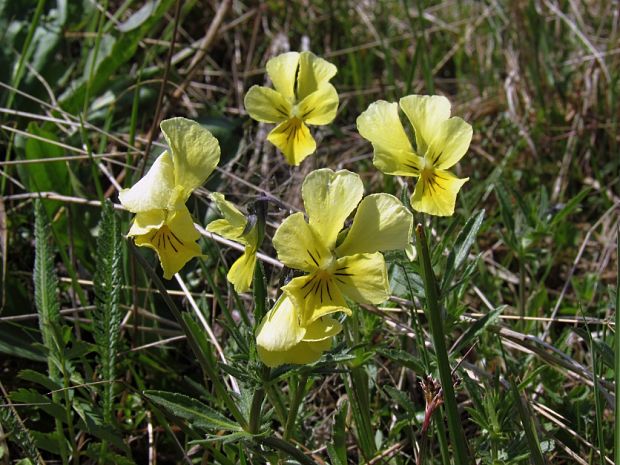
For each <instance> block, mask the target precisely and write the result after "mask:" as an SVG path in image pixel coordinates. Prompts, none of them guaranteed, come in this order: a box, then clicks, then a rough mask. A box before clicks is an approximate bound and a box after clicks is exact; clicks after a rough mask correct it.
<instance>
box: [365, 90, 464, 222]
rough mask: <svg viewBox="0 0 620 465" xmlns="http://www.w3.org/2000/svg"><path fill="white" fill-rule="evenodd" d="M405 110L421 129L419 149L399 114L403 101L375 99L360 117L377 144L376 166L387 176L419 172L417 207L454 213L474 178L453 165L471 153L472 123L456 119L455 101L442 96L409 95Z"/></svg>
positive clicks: (414, 204)
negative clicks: (462, 191)
mask: <svg viewBox="0 0 620 465" xmlns="http://www.w3.org/2000/svg"><path fill="white" fill-rule="evenodd" d="M399 104H400V108H401V109H402V110H403V112H404V113H405V115H406V116H407V119H409V122H410V123H411V125H412V126H413V129H414V131H415V149H414V148H413V146H412V144H411V142H410V141H409V138H408V137H407V134H406V133H405V130H404V128H403V125H402V123H401V122H400V117H399V115H398V105H397V104H396V103H389V102H385V101H383V100H380V101H378V102H374V103H372V104H371V105H370V106H369V107H368V109H367V110H366V111H364V112H363V113H362V114H361V115H360V116H359V117H358V118H357V129H358V131H359V133H360V134H361V135H362V137H364V138H365V139H367V140H369V141H370V142H371V143H372V146H373V148H374V153H375V156H374V160H373V163H374V165H375V166H376V167H377V168H378V169H379V170H381V171H383V172H384V173H386V174H392V175H396V176H417V177H419V180H418V182H417V183H416V186H415V191H414V193H413V195H412V196H411V206H412V207H413V208H414V209H415V210H417V211H420V212H424V213H429V214H431V215H438V216H450V215H452V214H454V205H455V203H456V195H457V194H458V192H459V190H460V189H461V186H462V185H463V184H465V183H466V182H467V180H468V179H469V178H465V179H459V178H457V177H456V176H455V175H454V174H452V173H451V172H450V171H447V170H448V168H450V167H452V166H454V165H455V164H456V163H457V162H458V161H459V160H460V159H461V158H462V157H463V155H465V152H467V149H468V148H469V144H470V142H471V136H472V127H471V125H469V124H468V123H466V122H465V121H463V120H462V119H461V118H458V117H452V118H450V102H449V101H448V99H447V98H445V97H442V96H439V95H432V96H429V95H409V96H407V97H403V98H401V99H400V102H399Z"/></svg>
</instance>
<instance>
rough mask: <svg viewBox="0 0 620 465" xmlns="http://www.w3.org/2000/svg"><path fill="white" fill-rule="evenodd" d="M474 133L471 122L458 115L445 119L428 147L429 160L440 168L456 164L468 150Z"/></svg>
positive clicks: (443, 168)
mask: <svg viewBox="0 0 620 465" xmlns="http://www.w3.org/2000/svg"><path fill="white" fill-rule="evenodd" d="M472 134H473V130H472V127H471V124H469V123H466V122H465V121H463V120H462V119H461V118H459V117H458V116H454V117H452V118H450V119H448V120H446V121H444V122H443V123H442V124H441V129H440V130H439V132H438V133H437V134H436V135H435V138H434V139H433V140H432V141H431V143H430V145H429V147H428V151H427V153H426V158H427V160H430V161H431V163H432V164H433V166H434V167H435V168H436V169H440V170H446V169H448V168H450V167H451V166H454V165H455V164H456V163H457V162H458V161H459V160H460V159H461V158H463V155H465V153H466V152H467V149H468V148H469V144H470V143H471V137H472Z"/></svg>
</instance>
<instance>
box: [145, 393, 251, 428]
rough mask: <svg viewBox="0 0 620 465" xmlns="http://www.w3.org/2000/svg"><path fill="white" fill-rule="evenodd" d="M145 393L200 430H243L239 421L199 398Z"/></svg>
mask: <svg viewBox="0 0 620 465" xmlns="http://www.w3.org/2000/svg"><path fill="white" fill-rule="evenodd" d="M144 395H145V396H146V397H147V398H148V399H150V400H151V401H153V402H154V403H155V404H157V405H159V406H161V407H163V408H164V409H165V410H167V411H168V412H170V413H171V414H172V415H174V416H176V417H178V418H180V419H183V420H186V421H188V422H189V423H190V424H191V425H192V426H193V427H195V428H197V429H200V430H207V431H213V430H222V429H223V430H228V431H241V430H242V429H241V428H240V427H239V425H238V424H237V423H234V422H233V421H231V420H229V419H228V418H226V417H225V416H223V415H221V414H220V413H218V412H216V411H215V410H213V409H212V408H211V407H209V406H207V405H205V404H203V403H202V402H200V401H199V400H197V399H192V398H191V397H188V396H185V395H183V394H177V393H174V392H166V391H146V392H145V393H144Z"/></svg>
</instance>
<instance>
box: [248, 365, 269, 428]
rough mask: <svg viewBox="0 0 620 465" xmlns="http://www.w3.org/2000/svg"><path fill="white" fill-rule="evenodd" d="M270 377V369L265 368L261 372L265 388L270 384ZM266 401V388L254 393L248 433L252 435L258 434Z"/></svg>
mask: <svg viewBox="0 0 620 465" xmlns="http://www.w3.org/2000/svg"><path fill="white" fill-rule="evenodd" d="M269 375H270V369H269V368H268V367H263V370H262V372H261V378H262V379H263V386H264V384H265V383H267V382H268V380H269ZM264 400H265V388H264V387H261V388H259V389H257V390H256V391H254V395H253V396H252V405H251V407H250V422H249V425H248V431H249V432H250V433H252V434H258V432H259V430H260V425H261V411H262V407H263V401H264Z"/></svg>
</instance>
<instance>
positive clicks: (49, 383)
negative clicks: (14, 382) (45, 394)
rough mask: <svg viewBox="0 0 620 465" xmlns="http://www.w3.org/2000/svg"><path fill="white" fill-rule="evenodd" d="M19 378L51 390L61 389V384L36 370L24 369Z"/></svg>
mask: <svg viewBox="0 0 620 465" xmlns="http://www.w3.org/2000/svg"><path fill="white" fill-rule="evenodd" d="M18 376H19V378H21V379H23V380H26V381H30V382H32V383H36V384H39V385H41V386H43V387H44V388H45V389H47V390H49V391H55V390H57V389H60V388H61V386H60V385H59V384H58V383H55V382H54V381H53V380H51V379H50V378H49V376H47V375H44V374H43V373H39V372H38V371H34V370H28V369H27V370H22V371H20V372H19V374H18Z"/></svg>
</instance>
